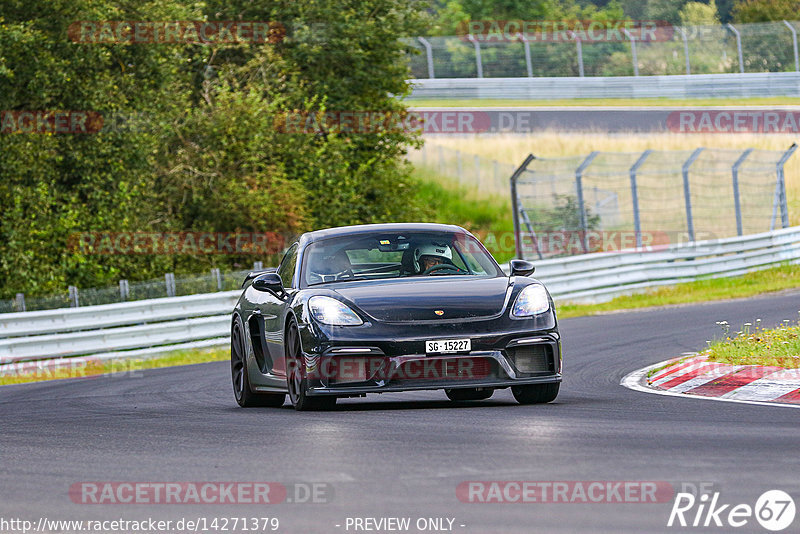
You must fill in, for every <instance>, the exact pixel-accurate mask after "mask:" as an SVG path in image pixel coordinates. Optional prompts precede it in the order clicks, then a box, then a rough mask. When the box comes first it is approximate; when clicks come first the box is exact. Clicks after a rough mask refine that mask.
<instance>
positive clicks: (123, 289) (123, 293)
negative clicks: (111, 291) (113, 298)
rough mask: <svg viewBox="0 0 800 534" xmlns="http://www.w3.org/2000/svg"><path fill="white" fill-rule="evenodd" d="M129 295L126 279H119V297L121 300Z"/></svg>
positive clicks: (126, 298)
mask: <svg viewBox="0 0 800 534" xmlns="http://www.w3.org/2000/svg"><path fill="white" fill-rule="evenodd" d="M129 295H130V286H129V285H128V281H127V280H125V279H122V280H120V281H119V299H120V300H121V301H122V302H125V301H126V300H128V296H129Z"/></svg>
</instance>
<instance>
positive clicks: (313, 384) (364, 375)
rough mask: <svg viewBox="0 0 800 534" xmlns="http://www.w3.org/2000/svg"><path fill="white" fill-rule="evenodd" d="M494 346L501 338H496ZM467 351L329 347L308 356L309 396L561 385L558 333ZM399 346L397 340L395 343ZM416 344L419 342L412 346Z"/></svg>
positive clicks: (510, 339) (506, 338)
mask: <svg viewBox="0 0 800 534" xmlns="http://www.w3.org/2000/svg"><path fill="white" fill-rule="evenodd" d="M493 339H494V340H495V342H496V341H497V338H496V337H495V338H493ZM474 341H476V342H477V343H473V345H477V346H478V347H479V349H480V350H473V351H470V352H468V353H456V354H441V355H427V354H424V353H422V354H421V353H412V354H396V353H395V354H391V353H390V354H387V353H386V351H385V350H384V349H385V348H386V346H385V345H384V347H381V346H380V344H374V345H354V344H352V343H333V344H329V345H328V346H327V347H326V348H325V350H323V351H322V352H321V353H316V354H314V353H311V354H305V355H304V356H305V366H306V376H307V380H308V389H307V394H308V395H342V396H347V395H361V394H365V393H384V392H396V391H415V390H436V389H458V388H506V387H510V386H520V385H533V384H549V383H555V382H560V381H561V342H560V338H559V336H558V332H557V331H550V332H546V333H538V334H530V333H526V334H517V335H509V336H502V345H501V346H502V348H495V349H491V350H486V348H485V347H483V346H482V345H484V344H482V343H481V339H475V340H474ZM392 346H393V347H396V346H397V341H394V342H393V344H392ZM412 346H414V344H412Z"/></svg>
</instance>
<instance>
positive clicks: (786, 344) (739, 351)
mask: <svg viewBox="0 0 800 534" xmlns="http://www.w3.org/2000/svg"><path fill="white" fill-rule="evenodd" d="M717 324H719V325H720V326H722V328H723V330H724V334H725V336H726V338H725V339H723V340H719V341H716V342H713V343H711V345H710V346H709V347H708V349H706V350H705V351H704V353H705V354H708V360H709V361H712V362H719V363H727V364H731V365H763V366H775V367H784V368H786V369H797V368H800V323H798V324H796V325H794V326H791V325H790V321H789V320H788V319H787V320H785V321H783V323H782V324H781V325H780V326H779V327H778V328H762V327H761V320H760V319H758V320H756V323H755V325H753V324H752V323H745V324H744V325H743V326H742V329H741V330H740V331H738V332H736V333H735V334H734V335H733V337H731V336H729V335H728V328H729V325H728V324H727V322H724V321H723V322H721V323H717Z"/></svg>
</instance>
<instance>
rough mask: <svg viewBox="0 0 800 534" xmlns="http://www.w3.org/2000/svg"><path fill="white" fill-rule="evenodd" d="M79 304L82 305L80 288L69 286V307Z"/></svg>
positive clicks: (75, 306)
mask: <svg viewBox="0 0 800 534" xmlns="http://www.w3.org/2000/svg"><path fill="white" fill-rule="evenodd" d="M78 306H80V301H79V300H78V288H77V287H75V286H69V307H70V308H77V307H78Z"/></svg>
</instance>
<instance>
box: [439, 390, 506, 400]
mask: <svg viewBox="0 0 800 534" xmlns="http://www.w3.org/2000/svg"><path fill="white" fill-rule="evenodd" d="M444 393H445V395H447V398H448V399H450V400H451V401H456V402H459V401H475V400H486V399H488V398H489V397H491V396H492V395H493V394H494V389H492V388H481V389H478V388H465V389H445V390H444Z"/></svg>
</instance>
